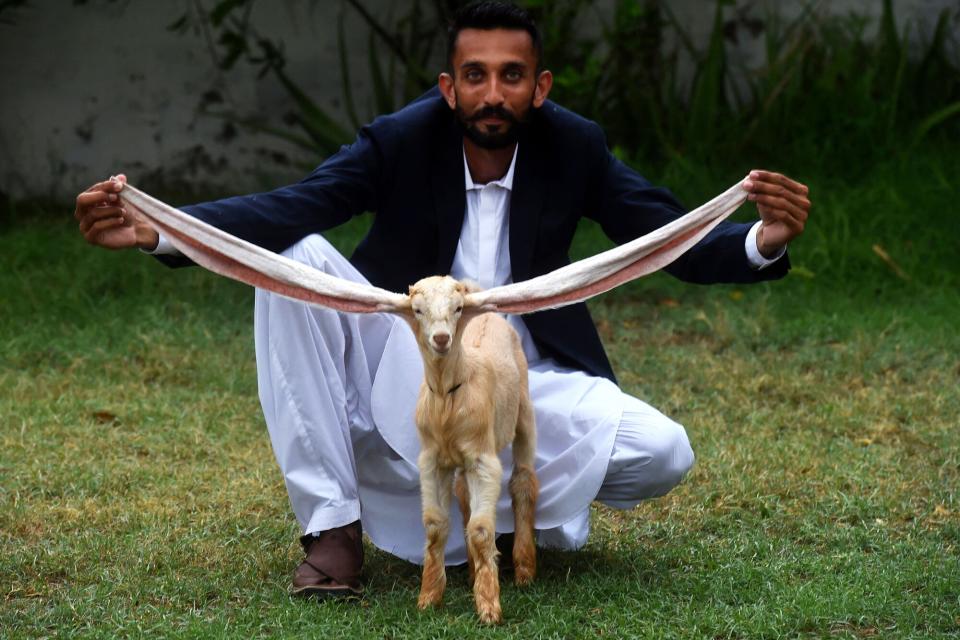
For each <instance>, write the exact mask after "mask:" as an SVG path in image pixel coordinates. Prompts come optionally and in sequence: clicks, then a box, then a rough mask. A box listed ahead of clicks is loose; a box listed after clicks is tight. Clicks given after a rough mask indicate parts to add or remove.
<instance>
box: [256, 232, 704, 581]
mask: <svg viewBox="0 0 960 640" xmlns="http://www.w3.org/2000/svg"><path fill="white" fill-rule="evenodd" d="M284 255H285V256H287V257H289V258H292V259H294V260H298V261H300V262H304V263H307V264H310V265H311V266H313V267H315V268H318V269H320V270H322V271H325V272H327V273H330V274H333V275H336V276H339V277H341V278H345V279H349V280H354V281H358V282H365V281H366V279H365V278H364V277H363V275H362V274H360V272H358V271H357V270H356V269H355V268H354V267H353V266H352V265H351V264H350V262H349V261H348V260H347V259H346V258H344V257H343V256H342V255H341V254H340V253H339V252H338V251H337V250H336V249H334V248H333V247H332V246H331V245H330V244H329V243H328V242H327V241H326V240H325V239H323V238H322V237H321V236H319V235H314V236H309V237H307V238H305V239H304V240H302V241H300V242H299V243H297V244H295V245H294V246H292V247H290V248H289V249H288V250H287V251H285V252H284ZM254 315H255V320H254V323H255V324H254V333H255V341H256V355H257V376H258V384H259V391H260V401H261V404H262V406H263V413H264V417H265V419H266V422H267V427H268V430H269V432H270V439H271V442H272V444H273V450H274V453H275V455H276V458H277V462H278V463H279V465H280V469H281V471H282V473H283V477H284V480H285V482H286V487H287V491H288V493H289V496H290V504H291V506H292V508H293V512H294V514H295V515H296V517H297V520H298V521H299V523H300V526H301V527H302V528H303V531H304V533H312V532H317V531H323V530H326V529H330V528H333V527H338V526H342V525H345V524H348V523H350V522H353V521H355V520H358V519H362V521H363V527H364V531H365V532H366V533H367V534H368V535H369V536H370V538H371V540H372V541H373V542H374V544H375V545H377V546H378V547H380V548H381V549H384V550H385V551H388V552H390V553H393V554H394V555H397V556H399V557H402V558H405V559H407V560H410V561H413V562H421V561H422V558H423V544H424V533H423V529H422V525H421V523H420V513H419V511H420V501H419V481H418V471H417V468H416V464H415V461H416V453H417V448H418V445H417V443H416V427H415V426H414V423H413V407H414V406H415V403H416V395H417V389H418V388H419V384H420V380H421V379H422V364H421V363H420V356H419V352H418V351H417V347H416V343H415V341H414V338H413V334H412V332H411V331H410V329H409V327H407V325H406V323H405V322H403V321H402V320H400V319H398V318H396V317H394V316H390V315H387V314H346V313H339V312H335V311H331V310H325V309H316V308H312V307H308V306H307V305H304V304H301V303H298V302H295V301H291V300H288V299H286V298H283V297H281V296H278V295H276V294H273V293H270V292H266V291H263V290H259V289H258V290H257V292H256V307H255V314H254ZM530 393H531V397H532V399H533V403H534V408H535V413H536V420H537V445H538V446H537V461H536V466H537V474H538V476H539V478H540V482H541V494H540V499H539V501H538V505H537V507H538V508H537V521H536V526H537V529H538V531H537V536H538V544H539V545H541V546H548V547H557V548H564V549H576V548H579V547H581V546H583V545H584V544H585V543H586V539H587V534H588V533H589V505H590V502H591V501H592V500H594V499H597V500H600V501H601V502H603V503H605V504H607V505H610V506H613V507H616V508H620V509H629V508H632V507H634V506H636V505H637V504H638V503H639V502H640V501H641V500H644V499H647V498H652V497H656V496H660V495H663V494H665V493H666V492H667V491H669V490H670V489H671V488H673V487H674V486H676V484H677V483H679V482H680V480H681V479H682V478H683V476H684V474H685V473H686V472H687V471H688V470H689V469H690V467H691V466H692V464H693V460H694V456H693V452H692V450H691V448H690V443H689V441H688V439H687V435H686V432H685V431H684V429H683V427H682V426H680V425H678V424H677V423H675V422H673V421H672V420H670V419H669V418H667V417H665V416H664V415H663V414H661V413H660V412H658V411H657V410H655V409H653V408H652V407H650V406H649V405H647V404H646V403H644V402H642V401H640V400H638V399H636V398H633V397H631V396H628V395H627V394H624V393H622V392H621V391H620V390H619V389H618V388H617V387H616V385H614V384H613V383H612V382H610V381H608V380H606V379H603V378H597V377H592V376H588V375H587V374H585V373H583V372H580V371H575V370H572V369H568V368H564V367H562V366H559V365H558V364H557V363H555V362H554V361H552V360H542V361H538V362H531V363H530ZM501 458H502V460H503V462H504V483H506V482H507V481H508V480H509V476H510V469H511V467H512V465H511V462H510V456H509V451H508V450H507V451H505V452H504V453H503V455H502V456H501ZM454 502H455V501H454ZM452 511H453V513H452V516H451V517H454V518H456V520H454V522H459V513H458V512H457V511H456V505H453V506H452ZM497 512H498V513H497V530H498V532H506V531H512V530H513V522H512V512H511V510H510V505H509V494H508V492H507V491H506V490H504V491H502V494H501V503H500V504H498V510H497ZM460 538H461V537H460V536H455V535H452V536H450V542H449V543H448V548H447V555H446V558H447V562H448V563H450V564H458V563H462V562H464V561H465V559H466V555H465V549H464V546H463V540H462V539H460Z"/></svg>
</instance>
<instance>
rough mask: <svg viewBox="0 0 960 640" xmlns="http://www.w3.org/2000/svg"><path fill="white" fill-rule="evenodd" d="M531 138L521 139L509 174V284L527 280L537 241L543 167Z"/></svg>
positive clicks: (538, 147) (538, 148)
mask: <svg viewBox="0 0 960 640" xmlns="http://www.w3.org/2000/svg"><path fill="white" fill-rule="evenodd" d="M534 138H535V136H532V135H524V136H521V139H520V148H519V150H518V152H517V166H516V167H515V168H514V174H513V192H512V193H511V196H510V270H511V272H512V276H513V281H514V282H521V281H523V280H527V279H529V278H530V277H531V265H532V264H533V247H534V244H535V242H536V238H537V227H538V225H539V223H540V213H541V211H542V210H543V194H544V189H545V188H546V177H545V175H544V171H545V166H546V163H545V161H544V158H543V157H542V156H543V145H542V143H541V144H537V141H536V140H535V139H534Z"/></svg>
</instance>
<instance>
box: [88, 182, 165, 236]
mask: <svg viewBox="0 0 960 640" xmlns="http://www.w3.org/2000/svg"><path fill="white" fill-rule="evenodd" d="M126 181H127V177H126V176H125V175H123V174H120V175H118V176H111V178H110V179H109V180H106V181H104V182H98V183H97V184H95V185H93V186H92V187H90V188H89V189H87V190H86V191H84V192H83V193H81V194H80V195H78V196H77V208H76V211H74V214H73V217H74V218H76V219H77V221H78V222H79V223H80V233H82V234H83V237H84V239H85V240H86V241H87V242H89V243H90V244H92V245H96V246H98V247H104V248H106V249H129V248H133V247H138V248H140V249H145V250H147V251H153V250H154V249H156V248H157V242H158V241H159V238H160V236H159V235H158V234H157V232H156V230H155V229H154V228H153V227H152V226H150V223H149V222H147V219H146V217H145V216H144V215H143V214H142V213H141V212H140V211H139V210H138V209H137V208H136V207H134V206H133V205H131V204H130V203H129V202H122V201H121V200H120V195H119V193H120V190H121V189H123V184H124V183H125V182H126Z"/></svg>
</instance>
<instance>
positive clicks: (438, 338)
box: [433, 333, 450, 347]
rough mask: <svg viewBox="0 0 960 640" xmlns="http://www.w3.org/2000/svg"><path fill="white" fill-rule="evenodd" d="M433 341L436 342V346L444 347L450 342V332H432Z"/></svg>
mask: <svg viewBox="0 0 960 640" xmlns="http://www.w3.org/2000/svg"><path fill="white" fill-rule="evenodd" d="M433 341H434V342H435V343H437V346H438V347H445V346H447V343H448V342H450V334H449V333H437V334H434V336H433Z"/></svg>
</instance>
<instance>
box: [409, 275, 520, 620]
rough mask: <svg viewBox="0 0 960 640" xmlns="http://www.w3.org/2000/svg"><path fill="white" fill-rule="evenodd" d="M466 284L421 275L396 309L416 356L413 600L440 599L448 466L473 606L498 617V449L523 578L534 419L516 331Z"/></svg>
mask: <svg viewBox="0 0 960 640" xmlns="http://www.w3.org/2000/svg"><path fill="white" fill-rule="evenodd" d="M469 291H470V287H469V286H467V285H464V284H463V283H460V282H458V281H456V280H454V279H453V278H450V277H448V276H443V277H439V276H435V277H431V278H425V279H423V280H420V281H419V282H417V283H416V284H415V285H413V286H411V287H410V293H409V296H410V306H411V311H412V313H411V314H409V315H407V314H404V315H405V317H406V318H407V319H408V321H409V322H410V325H411V327H412V328H413V331H414V334H415V335H416V338H417V344H418V346H419V348H420V353H421V355H422V356H423V365H424V381H423V384H422V385H421V387H420V397H419V400H418V401H417V411H416V423H417V431H418V433H419V436H420V443H421V451H420V458H419V461H418V463H419V467H420V492H421V499H422V504H423V527H424V530H425V531H426V534H427V542H426V549H425V553H424V565H423V581H422V584H421V591H420V598H419V600H418V606H419V607H420V608H421V609H422V608H426V607H428V606H430V605H436V604H440V602H441V600H442V598H443V590H444V587H445V586H446V574H445V571H444V559H443V552H444V547H445V546H446V542H447V536H448V534H449V531H450V523H449V513H450V496H451V492H452V491H453V490H454V484H455V483H454V476H455V475H456V492H457V499H458V502H459V503H460V509H461V512H462V514H463V521H464V526H465V529H466V540H467V555H468V561H469V567H470V576H471V579H472V580H473V590H474V598H475V601H476V607H477V613H478V614H479V616H480V619H481V620H482V621H483V622H485V623H496V622H500V620H501V617H502V616H501V610H500V585H499V579H498V575H497V549H496V545H495V538H496V528H495V520H496V506H497V499H498V498H499V497H500V481H501V477H502V475H503V470H502V468H501V465H500V459H499V458H498V457H497V453H498V452H499V451H500V450H501V449H503V448H504V447H505V446H507V445H508V444H511V443H512V444H513V460H514V468H513V475H512V476H511V479H510V485H509V486H510V494H511V498H512V499H513V511H514V519H515V529H516V533H515V538H514V548H513V561H514V567H515V581H516V583H517V584H518V585H525V584H528V583H529V582H530V581H531V580H533V577H534V575H535V573H536V547H535V545H534V539H533V516H534V508H535V503H536V498H537V493H538V483H537V478H536V475H535V473H534V467H533V463H534V452H535V450H536V427H535V424H534V414H533V405H532V404H531V402H530V392H529V389H528V386H527V362H526V359H525V358H524V355H523V349H522V348H521V346H520V338H519V337H518V336H517V333H516V332H515V331H514V330H513V328H512V327H511V326H510V325H509V324H508V323H507V321H506V320H504V319H503V318H502V317H501V316H499V315H496V314H493V313H477V309H476V307H471V306H470V304H469V300H468V299H467V297H466V294H467V293H468V292H469Z"/></svg>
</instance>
